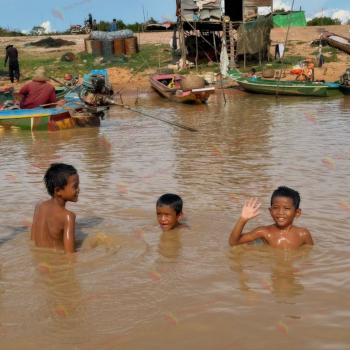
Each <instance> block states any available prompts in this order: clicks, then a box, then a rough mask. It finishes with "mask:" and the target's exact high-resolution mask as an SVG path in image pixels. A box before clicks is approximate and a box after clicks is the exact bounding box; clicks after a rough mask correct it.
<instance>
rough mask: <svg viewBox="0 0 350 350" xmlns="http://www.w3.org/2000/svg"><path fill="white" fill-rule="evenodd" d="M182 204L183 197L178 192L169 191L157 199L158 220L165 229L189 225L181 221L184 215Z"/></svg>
mask: <svg viewBox="0 0 350 350" xmlns="http://www.w3.org/2000/svg"><path fill="white" fill-rule="evenodd" d="M182 205H183V202H182V199H181V197H179V196H178V195H177V194H171V193H167V194H164V195H163V196H161V197H160V198H159V199H158V200H157V204H156V210H157V220H158V222H159V225H160V227H161V228H162V230H163V231H169V230H172V229H174V228H181V227H188V226H187V225H182V224H180V223H179V221H180V220H181V219H182V218H183V215H184V214H183V212H182Z"/></svg>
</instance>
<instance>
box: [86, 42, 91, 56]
mask: <svg viewBox="0 0 350 350" xmlns="http://www.w3.org/2000/svg"><path fill="white" fill-rule="evenodd" d="M85 51H86V52H87V53H92V40H86V41H85Z"/></svg>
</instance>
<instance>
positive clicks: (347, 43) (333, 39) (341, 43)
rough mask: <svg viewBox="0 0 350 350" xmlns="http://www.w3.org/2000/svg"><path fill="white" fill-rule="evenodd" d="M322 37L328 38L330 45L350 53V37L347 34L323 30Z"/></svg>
mask: <svg viewBox="0 0 350 350" xmlns="http://www.w3.org/2000/svg"><path fill="white" fill-rule="evenodd" d="M321 36H322V39H324V40H326V41H327V43H328V44H329V45H330V46H333V47H335V48H337V49H340V50H342V51H345V52H346V53H348V54H350V39H349V38H346V37H345V36H341V35H338V34H334V33H331V32H328V31H324V32H321Z"/></svg>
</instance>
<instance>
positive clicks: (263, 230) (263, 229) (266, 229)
mask: <svg viewBox="0 0 350 350" xmlns="http://www.w3.org/2000/svg"><path fill="white" fill-rule="evenodd" d="M273 226H274V225H268V226H259V227H257V228H255V229H254V230H253V231H252V232H260V233H262V234H268V233H271V232H272V229H273Z"/></svg>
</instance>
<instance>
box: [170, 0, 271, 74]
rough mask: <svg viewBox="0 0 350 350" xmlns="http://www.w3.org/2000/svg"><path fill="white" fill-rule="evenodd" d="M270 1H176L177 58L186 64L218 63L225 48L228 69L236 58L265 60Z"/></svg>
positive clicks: (268, 39)
mask: <svg viewBox="0 0 350 350" xmlns="http://www.w3.org/2000/svg"><path fill="white" fill-rule="evenodd" d="M272 13H273V0H177V1H176V15H177V26H176V27H177V30H178V31H179V45H180V50H181V56H182V58H183V59H185V58H187V60H189V61H193V62H194V61H196V62H197V61H198V62H200V61H201V60H213V61H219V60H220V53H221V49H222V46H223V45H225V47H226V50H227V54H228V60H229V67H234V66H235V62H236V61H237V60H238V58H239V57H242V58H244V62H245V61H246V56H247V55H250V57H251V56H253V55H254V56H255V57H257V58H259V61H260V62H261V59H263V58H267V57H268V52H269V46H270V30H271V29H272V28H273V18H272Z"/></svg>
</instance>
